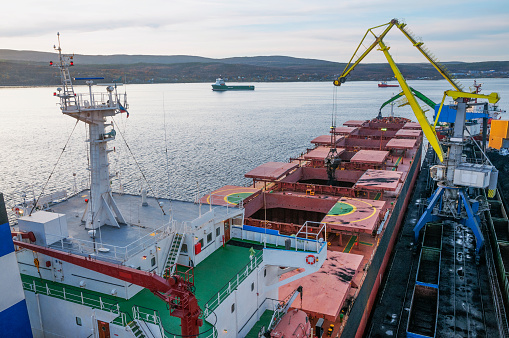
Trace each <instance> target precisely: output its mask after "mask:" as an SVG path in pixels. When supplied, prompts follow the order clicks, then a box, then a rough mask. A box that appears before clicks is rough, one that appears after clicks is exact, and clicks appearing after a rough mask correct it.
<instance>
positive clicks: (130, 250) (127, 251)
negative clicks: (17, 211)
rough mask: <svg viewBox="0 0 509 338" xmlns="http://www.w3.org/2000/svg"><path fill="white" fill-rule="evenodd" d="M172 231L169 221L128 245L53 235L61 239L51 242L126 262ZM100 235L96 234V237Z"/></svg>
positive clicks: (61, 246)
mask: <svg viewBox="0 0 509 338" xmlns="http://www.w3.org/2000/svg"><path fill="white" fill-rule="evenodd" d="M171 231H172V224H171V223H168V224H165V225H163V226H161V227H159V228H157V229H154V230H153V231H151V232H150V233H148V234H146V235H145V236H143V237H140V238H138V239H137V240H135V241H133V242H131V243H129V244H128V245H126V246H116V245H111V244H104V243H100V242H97V241H96V242H93V241H87V240H84V239H77V238H70V237H60V236H57V235H52V236H54V237H59V238H60V239H59V241H58V242H55V243H53V244H51V245H50V247H51V248H53V249H59V250H63V251H69V252H72V253H77V254H85V255H91V254H94V255H95V256H96V257H99V258H104V259H106V260H113V261H117V262H118V261H120V262H125V261H127V260H128V259H129V258H131V257H133V256H135V255H136V254H138V253H139V252H140V251H142V250H144V249H146V248H148V247H149V246H151V245H154V244H155V243H156V242H158V241H160V240H162V239H163V238H165V237H167V236H169V235H170V234H171V233H172V232H171ZM99 236H100V235H99ZM99 236H98V235H97V234H96V237H99ZM105 249H107V250H105Z"/></svg>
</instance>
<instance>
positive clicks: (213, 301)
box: [203, 251, 263, 319]
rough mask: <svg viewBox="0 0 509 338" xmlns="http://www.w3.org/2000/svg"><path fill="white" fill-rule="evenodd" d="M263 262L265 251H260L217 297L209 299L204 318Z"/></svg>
mask: <svg viewBox="0 0 509 338" xmlns="http://www.w3.org/2000/svg"><path fill="white" fill-rule="evenodd" d="M262 261H263V251H258V252H257V253H256V254H255V255H254V256H252V258H251V261H250V262H249V263H248V264H247V265H246V266H245V267H243V268H242V269H241V270H240V271H239V272H238V273H237V275H236V276H235V277H233V278H232V279H230V281H229V282H228V283H226V285H225V286H223V287H222V288H221V289H220V290H219V292H218V293H217V294H216V295H214V296H212V298H210V299H209V301H208V302H207V303H206V304H205V310H204V311H203V318H205V319H206V318H208V316H209V315H210V314H211V313H212V312H214V310H215V309H217V308H218V307H219V305H221V303H222V302H223V301H224V300H226V298H228V296H229V295H231V293H232V292H233V291H235V290H236V289H237V288H238V287H239V285H240V284H241V283H242V282H243V281H244V280H245V279H246V278H247V277H248V276H249V275H250V274H251V272H253V271H254V270H255V269H256V268H257V267H258V266H259V265H260V264H261V263H262Z"/></svg>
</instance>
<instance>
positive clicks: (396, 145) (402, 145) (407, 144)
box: [386, 138, 417, 149]
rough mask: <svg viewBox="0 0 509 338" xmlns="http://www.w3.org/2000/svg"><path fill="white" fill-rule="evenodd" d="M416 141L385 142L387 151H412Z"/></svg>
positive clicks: (397, 139)
mask: <svg viewBox="0 0 509 338" xmlns="http://www.w3.org/2000/svg"><path fill="white" fill-rule="evenodd" d="M416 142H417V140H416V139H409V138H393V139H391V140H390V141H389V142H387V145H386V147H387V149H412V148H413V147H415V143H416Z"/></svg>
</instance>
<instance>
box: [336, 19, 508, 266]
mask: <svg viewBox="0 0 509 338" xmlns="http://www.w3.org/2000/svg"><path fill="white" fill-rule="evenodd" d="M393 27H397V28H398V29H399V30H400V31H401V32H402V33H403V34H404V35H405V36H406V37H407V38H408V39H409V40H410V42H411V43H412V45H413V46H414V47H416V48H417V49H418V50H419V51H420V52H421V53H422V54H423V55H424V57H425V58H426V59H427V60H428V61H429V62H430V63H431V65H433V67H435V69H436V70H437V71H438V72H439V73H440V74H441V75H442V76H443V77H444V78H445V79H446V80H447V81H448V82H449V84H450V85H451V86H452V87H453V90H447V91H445V92H444V97H443V99H442V103H441V105H440V108H439V110H438V113H437V114H436V119H435V122H434V124H433V126H432V125H431V124H430V123H429V122H428V120H427V118H426V115H425V114H424V111H423V110H422V108H421V107H420V105H419V104H418V103H417V100H416V98H415V96H414V92H413V91H412V89H411V88H410V86H408V84H407V83H406V80H405V78H404V77H403V75H402V74H401V72H400V70H399V68H398V66H397V65H396V63H395V62H394V60H393V58H392V56H391V54H390V53H389V47H388V46H387V45H386V44H385V43H384V41H383V39H384V38H385V36H386V35H387V33H389V31H390V30H391V29H392V28H393ZM382 28H383V31H382V33H380V34H376V33H375V31H374V30H376V29H382ZM370 35H372V36H373V37H374V38H375V40H374V42H372V43H371V44H369V47H368V48H366V49H365V50H364V52H362V53H360V56H358V57H357V54H358V53H359V52H360V50H361V47H364V46H365V44H364V42H365V40H366V39H367V37H368V36H370ZM377 46H378V47H379V50H381V51H382V52H383V53H384V55H385V57H386V59H387V61H388V63H389V65H390V67H391V69H392V71H393V73H394V76H395V77H396V79H397V80H398V83H399V85H400V86H401V89H402V91H403V94H404V95H405V97H406V99H407V100H408V103H409V104H410V106H411V108H412V110H413V112H414V114H415V116H416V118H417V121H418V122H419V124H420V125H421V128H422V131H423V132H424V135H425V136H426V137H427V139H428V142H429V143H430V145H431V146H432V147H433V149H434V150H435V153H436V154H437V157H438V159H439V160H440V162H441V163H442V164H444V165H438V166H434V167H432V168H431V170H430V172H431V174H432V177H433V179H434V180H435V181H437V185H438V188H437V189H436V190H435V192H434V193H433V195H432V196H431V198H430V200H429V202H430V203H429V204H428V207H427V208H426V210H425V211H424V213H423V215H422V216H421V218H420V219H419V221H418V222H417V224H416V226H415V227H414V239H415V242H416V243H417V242H418V238H419V232H420V230H421V229H422V227H424V225H426V223H428V222H432V221H434V220H437V219H441V218H453V219H455V220H457V221H458V222H460V223H462V224H464V225H466V226H468V227H469V228H470V229H472V231H473V233H474V235H475V237H476V255H477V259H479V257H480V256H479V252H480V250H481V248H482V246H483V244H484V237H483V235H482V233H481V230H480V227H479V222H480V218H479V212H480V203H479V201H477V200H471V199H470V198H469V196H468V194H467V190H466V188H483V189H484V188H488V189H489V195H492V194H494V192H495V189H496V184H497V178H498V171H497V170H496V168H495V167H494V166H493V165H491V163H490V164H489V165H488V164H484V163H483V164H475V163H469V162H466V161H465V160H464V159H463V158H462V155H463V147H464V145H465V139H464V130H465V118H466V109H467V108H468V107H469V106H472V105H474V104H477V99H486V100H488V101H489V102H490V103H497V102H498V101H499V100H500V97H499V95H498V94H497V93H491V94H489V95H483V94H479V93H469V92H465V91H463V88H462V86H461V85H460V84H459V83H457V81H456V79H455V78H454V77H453V76H452V75H450V74H449V72H448V71H447V69H446V68H445V67H444V66H443V65H441V64H440V63H438V61H436V60H435V58H434V57H433V56H432V54H431V53H430V52H429V51H428V50H427V49H426V48H425V47H424V43H423V42H422V41H418V40H417V38H415V37H414V36H413V34H412V33H411V32H410V31H409V30H408V28H407V27H406V24H405V23H403V22H399V21H398V20H397V19H393V20H391V21H390V22H388V23H386V24H383V25H379V26H375V27H372V28H369V29H368V30H367V32H366V33H365V34H364V37H363V38H362V40H361V42H360V43H359V45H358V46H357V49H356V50H355V52H354V54H353V56H352V57H351V58H350V61H349V62H348V63H347V65H346V66H345V69H344V70H343V72H342V73H341V75H340V76H339V77H338V78H337V79H336V80H334V82H333V83H334V85H335V86H341V84H343V83H345V82H346V78H347V76H348V75H349V74H350V73H351V72H352V71H353V70H354V69H355V67H356V66H357V65H358V64H359V63H360V62H361V61H362V60H363V59H364V58H365V57H366V56H367V55H368V54H369V53H370V52H371V51H372V50H373V49H374V48H375V47H377ZM356 57H357V59H356V60H355V61H354V59H355V58H356ZM446 97H450V98H452V99H453V100H454V101H455V102H456V104H457V107H456V108H457V109H456V110H457V112H456V119H455V122H454V128H453V131H452V135H451V136H450V137H449V139H448V141H447V143H444V144H441V143H440V142H439V140H438V137H437V134H436V131H435V127H436V124H437V122H438V117H439V115H440V111H441V110H442V107H443V104H444V100H445V98H446ZM442 145H444V146H446V147H448V151H447V158H446V156H445V153H444V151H443V148H442ZM486 160H487V162H488V163H489V160H488V159H487V157H486Z"/></svg>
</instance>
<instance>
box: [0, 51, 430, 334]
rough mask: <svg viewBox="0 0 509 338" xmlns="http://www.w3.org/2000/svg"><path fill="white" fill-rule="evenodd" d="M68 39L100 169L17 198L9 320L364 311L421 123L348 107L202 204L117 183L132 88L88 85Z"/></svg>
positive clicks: (292, 318) (87, 324)
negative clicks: (302, 146)
mask: <svg viewBox="0 0 509 338" xmlns="http://www.w3.org/2000/svg"><path fill="white" fill-rule="evenodd" d="M57 50H58V52H59V61H58V62H56V63H55V64H54V65H53V66H55V67H57V68H58V69H59V71H60V74H61V77H62V87H61V88H58V90H57V92H55V96H56V97H58V98H59V99H60V108H61V111H62V113H63V114H65V115H67V116H69V117H72V118H74V119H76V120H77V123H78V121H80V122H84V123H86V124H87V125H88V127H89V138H88V139H87V140H86V142H87V143H88V147H89V155H90V168H89V170H90V177H91V184H90V188H89V189H86V190H83V191H80V192H79V193H77V194H75V195H68V194H67V193H66V192H65V191H61V192H56V193H53V194H50V195H46V196H39V198H38V199H37V200H34V201H26V202H25V203H23V204H20V205H17V206H16V207H15V208H14V210H15V212H16V214H17V215H18V218H17V219H16V222H15V223H16V224H15V226H14V227H9V225H8V223H6V224H4V225H3V227H4V228H5V229H3V230H6V231H4V232H6V233H5V234H4V235H6V236H7V237H8V241H7V239H5V238H4V239H3V241H4V242H5V241H7V242H9V241H10V240H11V239H10V238H11V236H12V237H13V239H14V248H15V250H14V252H11V253H9V254H8V256H12V255H14V257H15V258H16V260H17V268H15V269H14V270H15V271H19V274H18V272H13V273H12V275H11V276H12V278H11V279H12V281H10V282H9V284H10V285H11V288H12V290H16V292H13V294H15V295H17V296H16V297H14V298H16V299H13V300H10V299H9V300H7V302H6V303H5V304H7V303H11V304H7V305H6V306H5V308H4V309H3V311H2V312H1V313H2V314H3V316H4V317H5V318H10V319H11V320H8V321H4V320H2V323H3V326H2V331H3V332H5V333H6V334H7V335H9V334H12V335H19V334H20V333H21V332H23V335H25V334H26V336H30V335H33V336H35V337H43V336H64V337H71V336H76V337H89V336H95V337H110V336H120V337H129V336H136V337H173V336H175V337H176V336H199V337H219V336H221V337H246V336H250V337H251V336H253V337H257V336H258V335H260V334H261V335H272V336H281V335H284V334H285V332H286V334H288V332H292V333H295V332H300V333H299V336H301V337H308V336H311V334H312V333H311V330H312V328H311V324H313V325H315V324H316V321H317V319H318V318H325V319H327V321H329V322H331V323H332V322H337V321H340V320H341V323H343V325H344V324H345V323H349V325H353V326H359V327H362V326H364V325H365V324H366V322H367V319H368V314H369V310H370V307H371V306H370V303H372V302H373V299H374V297H375V296H376V293H377V289H378V286H379V283H380V278H381V276H382V274H383V270H384V268H385V265H386V264H387V259H388V257H389V256H390V252H391V247H392V245H393V243H394V240H395V234H396V233H397V231H398V227H399V224H400V223H401V218H402V215H403V212H402V211H404V210H405V208H406V205H407V203H408V199H409V195H410V194H409V193H408V192H410V191H411V189H412V186H413V184H414V182H415V177H416V173H417V172H418V170H419V165H420V156H421V145H422V132H421V131H420V130H419V125H418V124H417V123H415V122H411V121H410V120H408V119H404V118H397V117H388V118H382V119H374V120H371V121H348V122H346V123H345V125H344V126H341V127H334V128H332V129H330V132H329V134H328V135H322V136H319V137H317V138H316V139H314V140H312V145H313V147H312V148H310V149H308V150H306V151H305V152H304V153H303V154H301V155H300V156H298V157H296V158H293V159H290V161H289V162H288V163H277V162H270V163H266V164H264V165H262V166H260V167H258V168H255V169H253V170H251V171H250V172H248V173H246V177H249V178H252V179H253V185H252V186H250V187H240V186H225V187H223V188H221V189H217V190H216V191H213V192H211V193H209V194H206V195H205V196H203V197H202V199H201V201H198V202H195V203H193V202H183V201H176V200H172V201H170V200H167V199H157V198H155V197H149V196H147V194H146V192H145V191H143V192H142V194H141V195H139V196H138V195H130V194H120V193H115V192H113V191H112V190H111V186H110V184H109V179H110V177H111V176H110V173H109V171H108V163H109V160H108V153H109V152H110V151H111V149H112V146H110V144H111V143H112V142H115V139H116V138H117V135H118V134H117V130H118V129H117V128H116V125H115V122H114V120H113V119H112V117H114V116H115V115H117V114H120V113H122V112H125V111H127V109H128V108H129V107H128V104H127V101H126V99H125V97H124V95H122V94H118V93H117V92H116V88H114V87H113V86H109V87H106V91H105V92H104V93H96V92H95V91H94V88H95V87H94V86H93V81H94V79H89V78H80V79H76V80H84V81H87V84H88V86H89V90H88V92H87V93H84V94H80V93H75V92H74V87H73V83H72V80H71V79H72V78H71V75H70V73H69V66H71V65H72V64H73V63H74V61H73V59H72V56H70V55H64V54H62V53H61V50H60V47H59V48H57ZM2 221H3V222H6V219H5V218H4V219H3V220H2ZM3 222H2V223H3ZM9 228H10V229H9ZM9 232H10V233H11V234H10V235H9ZM4 237H5V236H4ZM9 246H11V247H12V244H6V247H9ZM11 258H12V257H11ZM11 263H12V262H11ZM11 265H12V264H11ZM16 276H17V277H16ZM21 290H22V291H21ZM299 295H300V297H298V296H299ZM18 296H19V297H18ZM356 299H366V302H365V306H363V308H364V311H363V313H362V314H360V315H359V314H355V313H353V312H350V308H351V306H352V304H354V301H355V300H356ZM356 303H360V302H359V301H357V302H356ZM24 304H26V305H24ZM10 305H12V306H10ZM23 305H24V306H23ZM18 307H20V308H21V310H20V309H18ZM13 308H16V309H17V310H16V311H14V312H13V310H12V309H13ZM291 308H293V309H291ZM20 313H22V314H23V315H20ZM283 319H284V320H283ZM179 320H180V322H179ZM6 323H9V324H8V325H7V324H6ZM350 323H351V324H350ZM16 324H18V325H16ZM327 324H328V323H327ZM22 328H23V329H22ZM334 330H335V331H334V334H336V333H337V332H340V331H342V330H343V328H341V325H337V327H336V329H334ZM359 332H360V330H359Z"/></svg>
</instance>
